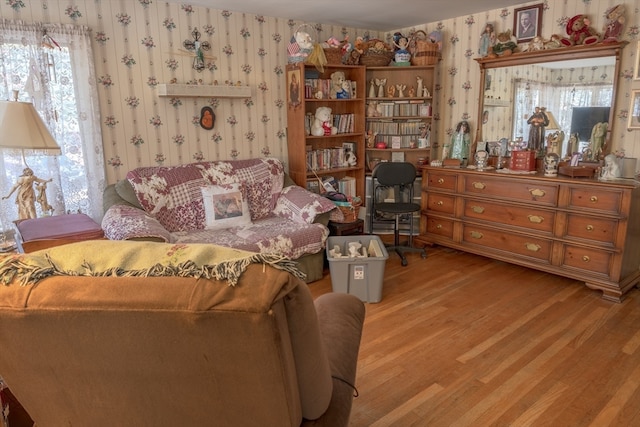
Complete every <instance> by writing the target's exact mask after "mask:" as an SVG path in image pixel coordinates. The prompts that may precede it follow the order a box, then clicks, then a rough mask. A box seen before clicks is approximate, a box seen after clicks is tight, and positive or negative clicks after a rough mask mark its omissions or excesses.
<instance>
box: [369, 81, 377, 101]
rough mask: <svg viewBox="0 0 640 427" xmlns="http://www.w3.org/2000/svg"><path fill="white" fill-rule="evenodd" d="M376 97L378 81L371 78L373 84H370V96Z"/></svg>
mask: <svg viewBox="0 0 640 427" xmlns="http://www.w3.org/2000/svg"><path fill="white" fill-rule="evenodd" d="M375 97H376V81H375V79H371V86H369V98H375Z"/></svg>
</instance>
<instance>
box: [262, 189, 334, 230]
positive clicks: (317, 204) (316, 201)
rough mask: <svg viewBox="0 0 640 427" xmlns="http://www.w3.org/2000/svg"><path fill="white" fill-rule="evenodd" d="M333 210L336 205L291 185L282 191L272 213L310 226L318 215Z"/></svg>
mask: <svg viewBox="0 0 640 427" xmlns="http://www.w3.org/2000/svg"><path fill="white" fill-rule="evenodd" d="M333 209H336V205H335V204H334V203H333V202H332V201H331V200H329V199H327V198H326V197H322V196H319V195H317V194H315V193H311V192H310V191H307V190H305V189H304V188H302V187H299V186H296V185H292V186H290V187H285V188H284V189H283V190H282V192H281V193H280V197H278V201H277V202H276V207H275V208H274V209H273V213H275V214H276V215H278V216H280V217H282V218H286V219H289V220H291V221H295V222H304V223H307V224H311V223H313V222H314V221H315V219H316V217H317V216H318V215H320V214H323V213H326V212H330V211H331V210H333ZM336 210H337V209H336Z"/></svg>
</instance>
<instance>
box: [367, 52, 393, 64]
mask: <svg viewBox="0 0 640 427" xmlns="http://www.w3.org/2000/svg"><path fill="white" fill-rule="evenodd" d="M393 55H394V54H393V52H385V53H366V52H365V53H364V54H363V55H360V64H362V65H366V66H367V67H384V66H386V65H389V63H390V62H391V60H392V59H393Z"/></svg>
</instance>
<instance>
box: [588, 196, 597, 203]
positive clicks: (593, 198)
mask: <svg viewBox="0 0 640 427" xmlns="http://www.w3.org/2000/svg"><path fill="white" fill-rule="evenodd" d="M589 200H590V201H591V203H598V196H591V197H590V198H589Z"/></svg>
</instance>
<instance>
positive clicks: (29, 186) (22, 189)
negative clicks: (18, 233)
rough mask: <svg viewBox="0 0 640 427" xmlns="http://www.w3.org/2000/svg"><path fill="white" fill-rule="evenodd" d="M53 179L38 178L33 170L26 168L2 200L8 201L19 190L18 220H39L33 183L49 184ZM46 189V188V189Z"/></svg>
mask: <svg viewBox="0 0 640 427" xmlns="http://www.w3.org/2000/svg"><path fill="white" fill-rule="evenodd" d="M51 181H52V179H51V178H49V179H42V178H38V177H37V176H35V175H34V174H33V170H31V168H24V169H23V170H22V175H20V176H19V177H18V181H16V183H15V184H14V185H13V187H11V191H10V192H9V194H7V195H6V196H4V197H3V198H2V200H6V199H8V198H9V197H11V195H12V194H13V193H14V192H15V191H16V190H18V193H17V195H16V205H18V218H19V219H30V218H37V215H36V193H35V191H34V189H33V183H34V182H35V183H47V182H51ZM45 188H46V187H45Z"/></svg>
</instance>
